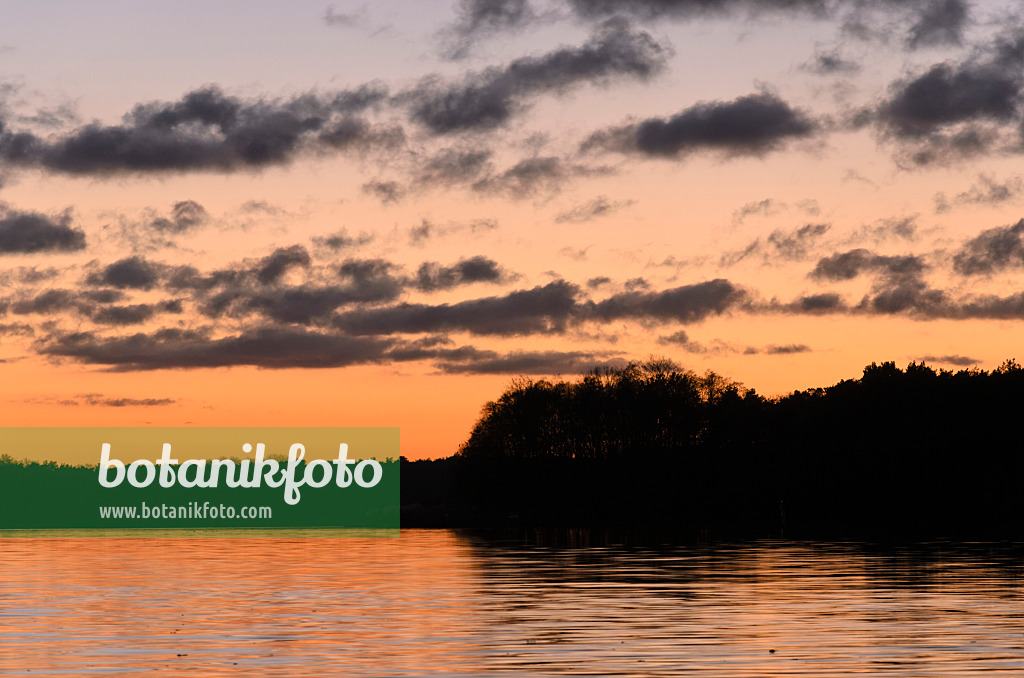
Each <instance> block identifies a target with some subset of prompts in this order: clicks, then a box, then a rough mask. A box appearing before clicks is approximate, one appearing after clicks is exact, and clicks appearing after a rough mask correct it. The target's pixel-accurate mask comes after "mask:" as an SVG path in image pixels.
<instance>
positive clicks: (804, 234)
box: [720, 201, 832, 266]
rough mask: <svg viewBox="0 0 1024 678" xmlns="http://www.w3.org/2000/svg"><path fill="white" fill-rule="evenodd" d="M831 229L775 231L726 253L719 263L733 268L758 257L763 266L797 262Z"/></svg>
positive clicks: (816, 226)
mask: <svg viewBox="0 0 1024 678" xmlns="http://www.w3.org/2000/svg"><path fill="white" fill-rule="evenodd" d="M764 202H768V203H771V201H764ZM769 206H771V205H769ZM831 228H832V227H831V225H829V224H806V225H804V226H801V227H800V228H797V229H794V230H792V231H782V230H775V231H772V233H771V234H770V235H769V236H768V237H767V238H765V239H764V240H762V239H761V238H757V239H756V240H754V241H753V242H752V243H750V244H749V245H747V246H746V247H745V248H743V249H742V250H736V251H734V252H726V253H725V254H723V255H722V258H721V260H720V263H721V265H722V266H734V265H736V264H738V263H739V262H741V261H743V260H744V259H750V258H753V257H759V258H760V259H761V261H762V262H763V263H765V264H769V263H774V262H777V261H779V260H785V261H799V260H800V259H803V258H805V257H807V256H808V255H809V254H810V253H811V251H812V250H813V249H814V248H815V246H816V245H817V243H818V241H819V240H820V239H821V238H822V237H824V235H825V234H826V233H828V232H829V230H830V229H831Z"/></svg>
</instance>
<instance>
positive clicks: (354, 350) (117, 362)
mask: <svg viewBox="0 0 1024 678" xmlns="http://www.w3.org/2000/svg"><path fill="white" fill-rule="evenodd" d="M392 344H393V342H391V341H388V340H381V339H377V338H365V337H346V336H341V335H338V334H333V333H327V332H315V331H308V330H304V329H299V328H273V327H271V328H257V329H253V330H247V331H245V332H242V333H240V334H237V335H234V336H228V337H223V338H219V339H213V338H210V337H209V336H208V335H206V334H204V333H202V332H196V331H192V330H179V329H162V330H158V331H157V332H154V333H152V334H144V333H137V334H132V335H128V336H124V337H102V336H99V335H97V334H95V333H92V332H74V333H69V334H58V335H56V336H52V337H48V338H47V339H45V340H42V341H41V342H39V344H38V346H37V350H38V351H39V353H41V354H42V355H46V356H51V357H64V358H72V359H75V360H78V361H80V362H83V363H86V364H93V365H106V366H109V367H112V368H115V369H116V370H120V371H129V370H156V369H173V368H199V367H231V366H237V365H254V366H257V367H263V368H270V369H285V368H296V367H301V368H327V367H345V366H348V365H358V364H366V363H374V362H382V361H383V360H384V357H385V352H386V350H387V349H388V348H389V347H391V346H392Z"/></svg>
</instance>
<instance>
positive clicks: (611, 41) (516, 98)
mask: <svg viewBox="0 0 1024 678" xmlns="http://www.w3.org/2000/svg"><path fill="white" fill-rule="evenodd" d="M668 56H669V48H668V47H667V46H665V45H662V44H660V43H658V42H657V41H656V40H655V39H654V38H652V37H651V36H650V35H649V34H647V33H645V32H642V31H637V30H634V29H633V28H632V26H631V25H630V24H629V23H628V22H626V21H624V20H622V19H617V18H616V19H610V20H608V21H606V22H604V23H603V24H601V25H600V26H599V27H598V29H597V30H596V32H595V33H594V35H593V36H592V37H591V38H590V40H588V41H587V42H586V43H584V44H583V45H581V46H579V47H563V48H561V49H557V50H555V51H553V52H549V53H547V54H544V55H542V56H539V57H523V58H520V59H516V60H514V61H512V62H510V63H508V64H507V65H505V66H503V67H500V68H499V67H494V68H489V69H487V70H484V71H481V72H478V73H471V74H469V75H467V76H466V77H465V78H464V79H463V81H462V82H459V83H445V82H443V81H441V80H440V79H437V78H432V79H427V80H425V81H423V82H422V83H421V84H420V85H419V86H418V87H416V88H415V89H413V90H412V91H410V92H407V93H405V94H404V95H403V96H402V97H401V99H402V100H404V101H406V102H407V103H408V104H409V106H410V107H411V110H412V116H413V118H414V119H415V120H416V121H417V122H419V123H420V124H422V125H423V126H424V127H426V128H427V129H428V130H430V131H431V132H433V133H434V134H452V133H458V132H468V131H484V130H491V129H495V128H497V127H501V126H503V125H505V124H506V123H507V122H508V121H509V120H510V119H511V118H512V117H513V116H514V115H515V114H517V113H518V112H520V111H522V110H523V109H524V108H525V107H526V106H527V105H528V102H529V100H530V99H531V98H532V97H534V96H536V95H538V94H543V93H546V92H563V91H566V90H568V89H570V88H571V87H573V86H576V85H580V84H583V83H594V84H605V83H608V82H610V81H612V80H614V79H619V78H633V79H639V80H646V79H648V78H650V77H652V76H654V75H656V74H657V73H659V72H661V71H662V70H663V68H664V66H665V63H666V61H667V59H668Z"/></svg>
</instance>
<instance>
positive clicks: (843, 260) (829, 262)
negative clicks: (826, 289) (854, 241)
mask: <svg viewBox="0 0 1024 678" xmlns="http://www.w3.org/2000/svg"><path fill="white" fill-rule="evenodd" d="M925 268H926V266H925V264H924V262H923V261H922V260H921V258H920V257H918V256H915V255H904V256H884V255H880V254H875V253H873V252H871V251H870V250H866V249H855V250H849V251H847V252H841V253H840V252H836V253H835V254H833V255H831V256H828V257H824V258H822V259H820V260H818V263H817V265H816V266H815V267H814V270H813V271H812V272H811V276H812V277H815V278H823V279H825V280H852V279H853V278H856V277H857V276H858V275H860V274H862V273H865V272H871V273H882V274H887V275H891V276H895V275H917V274H919V273H921V272H922V271H924V270H925Z"/></svg>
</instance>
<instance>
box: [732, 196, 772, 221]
mask: <svg viewBox="0 0 1024 678" xmlns="http://www.w3.org/2000/svg"><path fill="white" fill-rule="evenodd" d="M783 209H785V205H780V204H779V203H777V202H776V201H774V200H772V199H771V198H765V199H764V200H757V201H755V202H748V203H747V204H745V205H743V206H742V207H740V208H739V209H738V210H736V211H735V212H733V214H732V220H733V221H735V222H737V223H742V222H743V221H744V220H745V219H746V218H747V217H753V216H762V217H770V216H774V215H776V214H778V213H779V212H780V211H782V210H783Z"/></svg>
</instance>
